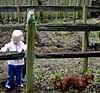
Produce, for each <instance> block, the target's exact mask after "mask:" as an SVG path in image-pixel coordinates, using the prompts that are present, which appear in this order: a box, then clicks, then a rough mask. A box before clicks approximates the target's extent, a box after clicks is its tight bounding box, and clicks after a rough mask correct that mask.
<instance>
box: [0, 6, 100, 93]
mask: <svg viewBox="0 0 100 93" xmlns="http://www.w3.org/2000/svg"><path fill="white" fill-rule="evenodd" d="M14 7H15V10H14V11H16V9H17V7H16V6H14ZM20 7H21V6H20ZM20 7H19V9H20ZM26 7H27V6H26ZM50 7H52V6H34V7H33V6H32V8H30V9H36V11H38V10H39V9H40V11H42V10H45V11H47V9H48V11H58V10H59V11H61V9H67V11H72V10H71V8H72V7H71V8H69V10H68V7H66V8H65V7H64V6H63V7H61V6H53V8H52V9H51V8H50ZM73 7H74V8H73V11H75V10H77V7H76V6H73ZM7 9H8V10H10V9H9V8H7ZM78 9H79V8H78ZM88 9H90V8H89V7H87V6H86V5H84V6H83V7H82V10H83V24H85V23H86V19H87V10H88ZM0 10H1V11H2V12H3V7H1V9H0ZM20 10H21V9H20ZM23 10H24V9H23ZM25 10H26V9H25ZM91 10H93V11H97V10H98V8H97V7H95V8H93V7H92V9H91ZM6 11H7V10H6ZM12 11H13V10H12ZM26 11H27V10H26ZM64 11H65V10H64ZM98 11H99V10H98ZM92 26H93V25H92ZM92 26H91V25H89V26H88V25H85V26H80V27H79V28H80V29H82V27H84V28H85V27H86V28H85V29H83V30H82V31H84V30H86V29H88V30H93V31H94V30H100V26H99V25H98V26H97V25H95V26H93V28H92ZM47 27H48V28H49V29H50V25H49V26H48V25H47ZM51 27H52V28H54V26H51ZM73 27H75V28H76V29H78V31H79V30H80V29H79V28H78V26H70V29H71V30H69V31H72V30H74V29H75V28H74V29H73ZM89 27H90V28H89ZM41 28H42V30H45V28H46V27H43V25H42V27H41ZM55 28H59V26H55ZM64 28H66V29H65V30H67V29H68V25H66V26H63V29H64ZM94 28H95V29H94ZM96 28H97V29H96ZM29 29H30V31H33V30H32V26H31V28H29ZM34 29H35V28H34ZM37 29H38V28H37ZM57 30H59V29H57ZM57 30H56V31H57ZM60 30H62V29H60ZM65 30H64V31H65ZM88 30H86V32H84V33H83V43H82V44H83V47H82V51H84V52H80V53H71V54H44V55H39V54H38V57H40V58H42V57H43V58H51V57H55V58H57V57H58V58H59V57H63V58H65V57H66V58H67V57H73V56H75V57H85V61H84V66H83V70H84V72H85V71H86V70H87V58H88V56H89V57H93V56H96V57H98V56H99V55H100V52H96V51H95V52H94V53H93V52H90V53H89V52H85V51H87V43H88V42H87V39H88V33H87V31H88ZM53 31H54V30H53ZM30 37H31V36H30ZM28 41H29V40H28ZM30 41H32V40H30ZM31 45H32V44H31ZM30 47H33V46H30ZM92 54H94V55H93V56H91V55H92ZM32 56H34V55H32ZM27 64H28V62H27ZM28 65H30V64H28ZM30 69H31V70H32V69H33V68H30ZM31 74H33V73H31ZM30 76H31V75H30ZM28 80H29V78H28ZM30 80H32V77H30ZM27 86H28V88H27V89H28V91H27V93H32V92H30V91H31V90H32V86H30V84H29V83H28V84H27Z"/></svg>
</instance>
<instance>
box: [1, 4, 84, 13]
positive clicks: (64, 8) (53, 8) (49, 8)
mask: <svg viewBox="0 0 100 93" xmlns="http://www.w3.org/2000/svg"><path fill="white" fill-rule="evenodd" d="M19 9H20V11H21V12H25V11H27V9H35V11H75V10H76V11H79V10H82V7H81V6H30V5H20V6H19ZM16 11H17V6H16V5H9V6H2V5H0V12H16Z"/></svg>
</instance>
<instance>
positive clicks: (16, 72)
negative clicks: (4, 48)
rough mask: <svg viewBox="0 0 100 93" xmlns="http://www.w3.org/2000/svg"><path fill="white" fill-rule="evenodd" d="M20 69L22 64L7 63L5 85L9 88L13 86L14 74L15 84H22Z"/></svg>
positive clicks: (21, 69)
mask: <svg viewBox="0 0 100 93" xmlns="http://www.w3.org/2000/svg"><path fill="white" fill-rule="evenodd" d="M22 71H23V65H17V66H15V65H8V80H7V83H6V87H9V88H11V87H12V86H13V81H14V76H16V86H20V85H21V84H22V80H21V79H22Z"/></svg>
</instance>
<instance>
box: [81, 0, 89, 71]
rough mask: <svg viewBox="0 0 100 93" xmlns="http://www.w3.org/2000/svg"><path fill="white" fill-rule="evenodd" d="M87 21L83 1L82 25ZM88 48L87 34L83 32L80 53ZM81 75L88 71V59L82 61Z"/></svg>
mask: <svg viewBox="0 0 100 93" xmlns="http://www.w3.org/2000/svg"><path fill="white" fill-rule="evenodd" d="M86 21H87V7H86V1H85V0H84V5H83V23H86ZM87 47H88V32H86V31H85V32H83V38H82V51H87ZM82 61H83V73H85V72H86V71H87V69H88V57H87V58H84V59H83V60H82Z"/></svg>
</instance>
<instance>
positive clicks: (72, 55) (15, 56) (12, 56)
mask: <svg viewBox="0 0 100 93" xmlns="http://www.w3.org/2000/svg"><path fill="white" fill-rule="evenodd" d="M24 57H25V53H12V54H9V53H8V54H1V55H0V60H14V59H22V58H24ZM35 57H36V58H58V59H59V58H86V57H100V51H84V52H83V51H80V52H68V53H35Z"/></svg>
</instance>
